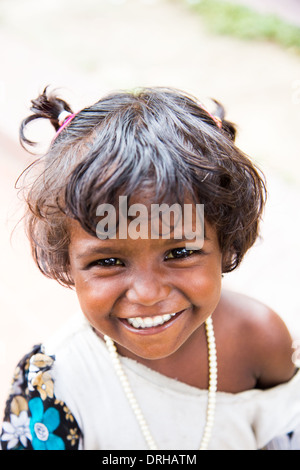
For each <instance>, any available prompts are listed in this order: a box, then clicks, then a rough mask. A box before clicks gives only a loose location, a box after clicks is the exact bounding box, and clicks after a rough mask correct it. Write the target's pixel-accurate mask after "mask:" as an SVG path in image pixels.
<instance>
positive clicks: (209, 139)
mask: <svg viewBox="0 0 300 470" xmlns="http://www.w3.org/2000/svg"><path fill="white" fill-rule="evenodd" d="M32 104H33V107H32V108H31V109H32V111H33V114H32V115H31V116H30V117H28V118H27V119H25V121H24V122H23V123H22V126H21V140H22V143H23V145H25V144H32V142H30V141H29V140H28V139H27V138H26V136H25V128H26V126H27V125H28V124H29V123H30V122H32V121H33V120H35V119H38V118H46V119H50V121H51V123H52V124H53V126H54V127H55V129H56V131H57V133H56V136H55V138H54V140H53V141H52V143H51V145H50V148H49V151H48V152H47V154H46V155H45V156H43V157H42V158H40V159H38V160H37V161H36V162H35V164H33V165H31V167H30V168H29V170H28V172H27V177H29V176H30V178H31V179H30V180H29V181H27V180H25V182H24V190H25V195H26V202H27V207H28V210H27V213H26V218H25V222H26V229H27V234H28V236H29V239H30V242H31V246H32V254H33V257H34V259H35V261H36V263H37V265H38V267H39V269H40V270H41V271H42V273H43V274H45V275H46V276H48V277H50V278H52V279H56V280H57V281H58V282H59V283H61V284H62V285H64V286H68V287H71V288H74V289H75V290H76V293H77V295H78V299H79V303H80V307H81V309H80V310H81V311H82V313H83V315H82V313H81V312H80V313H78V314H77V315H75V318H74V319H73V320H72V322H71V323H69V324H67V325H66V327H65V328H63V329H62V330H61V331H60V332H59V333H57V335H55V336H54V337H53V338H50V339H49V341H47V342H46V343H44V344H42V345H39V346H36V347H34V348H33V350H32V351H31V352H30V353H29V354H27V355H26V356H25V357H24V358H23V359H22V360H21V362H20V363H19V365H18V368H17V370H16V374H15V377H14V381H13V383H12V390H11V394H10V396H9V398H8V401H7V405H6V409H5V418H4V423H3V430H2V437H1V442H2V448H3V449H34V450H41V449H46V450H50V449H66V450H68V449H106V450H108V449H175V450H176V449H181V450H183V449H189V450H196V449H214V450H226V449H232V450H253V449H262V448H265V446H266V445H267V444H268V443H269V442H270V441H271V440H273V439H274V438H276V437H277V436H280V435H285V437H284V439H285V441H286V442H291V439H292V437H293V435H292V434H291V433H292V432H293V431H294V430H295V429H296V428H297V426H298V425H299V423H300V377H299V374H297V373H296V368H295V365H294V364H293V362H292V352H293V351H292V342H291V338H290V335H289V333H288V331H287V329H286V327H285V325H284V324H283V322H282V320H281V319H280V318H279V317H278V316H277V315H276V314H275V313H274V312H273V311H271V310H270V309H269V308H268V307H266V306H264V305H262V304H261V303H259V302H257V301H255V300H253V299H250V298H248V297H245V296H243V295H238V294H235V293H232V292H227V291H224V290H222V288H221V279H222V276H223V273H227V272H230V271H232V270H234V269H235V268H237V266H238V265H239V264H240V262H241V261H242V259H243V256H244V254H245V253H246V251H247V250H248V249H249V248H250V247H251V246H252V245H253V243H254V242H255V240H256V238H257V235H258V226H259V221H260V218H261V215H262V211H263V207H264V202H265V186H264V182H263V179H262V177H261V175H260V173H259V171H258V170H257V169H256V168H255V167H254V166H253V164H252V163H251V162H250V160H249V159H248V158H247V157H246V156H245V155H244V154H243V153H242V152H241V151H240V150H239V149H238V148H237V147H236V146H235V144H234V138H235V128H234V126H233V125H232V124H231V123H229V122H228V121H226V120H225V119H224V112H223V108H222V107H221V106H220V105H218V106H217V111H216V116H212V115H211V114H210V113H209V112H207V111H206V110H205V109H204V107H203V106H202V105H201V104H200V103H198V101H197V100H196V99H194V98H193V97H190V96H187V95H186V94H183V93H181V92H179V91H177V90H172V89H163V88H154V89H141V90H139V91H136V92H133V93H128V92H119V93H115V94H111V95H109V96H106V97H104V98H103V99H101V100H100V101H99V102H97V103H96V104H95V105H93V106H90V107H88V108H86V109H83V110H81V111H80V112H78V113H77V114H73V112H72V110H71V108H70V106H69V105H68V104H67V103H66V102H65V101H63V100H61V99H60V98H58V97H56V96H55V95H53V94H49V93H48V91H47V89H46V90H45V91H44V93H43V94H42V95H41V96H40V97H39V98H38V99H37V100H34V101H33V102H32ZM120 201H121V204H120ZM124 201H125V202H126V206H125V205H124ZM174 207H175V208H176V209H177V215H178V214H179V215H182V217H183V218H181V219H176V217H177V215H176V213H175V212H176V211H175V212H174V211H173V212H172V210H173V209H174ZM199 207H200V208H201V207H204V221H203V220H202V219H201V217H198V215H199V213H198V208H199ZM153 208H156V209H157V208H159V209H161V208H162V209H163V210H162V213H160V214H159V216H158V218H157V217H156V222H157V221H158V222H159V224H158V225H157V226H156V228H157V227H158V230H156V231H155V232H151V235H149V231H148V232H147V229H148V228H153V216H152V213H151V209H153ZM190 208H192V211H190V215H192V217H191V218H190V219H189V220H190V222H191V221H192V222H191V223H190V224H189V226H188V229H186V224H185V223H183V222H186V220H188V217H185V215H187V214H188V210H190ZM111 209H113V210H112V211H111ZM171 209H172V210H171ZM178 209H182V213H181V214H180V211H179V212H178ZM168 211H169V212H168ZM141 214H142V215H143V217H141ZM164 214H167V215H169V219H168V218H164ZM175 215H176V217H175ZM134 216H136V217H135V218H134ZM197 217H198V218H197ZM154 218H155V217H154ZM175 219H176V220H175ZM124 220H125V224H124ZM178 220H180V222H179V223H177V221H178ZM199 220H200V221H201V220H202V222H203V223H202V224H199V225H197V223H196V222H197V221H199ZM166 221H169V225H168V227H167V228H168V230H165V225H167V224H165V222H166ZM176 226H177V228H180V229H182V228H184V230H181V234H179V235H178V232H176V233H175V228H176ZM195 227H196V230H195ZM124 228H125V229H127V230H124ZM202 229H203V231H202ZM199 234H200V235H199ZM278 287H279V286H278ZM273 442H275V441H273ZM288 445H289V444H287V446H288Z"/></svg>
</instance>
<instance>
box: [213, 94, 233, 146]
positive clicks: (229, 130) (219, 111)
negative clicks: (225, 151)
mask: <svg viewBox="0 0 300 470" xmlns="http://www.w3.org/2000/svg"><path fill="white" fill-rule="evenodd" d="M213 101H214V103H215V104H216V106H217V108H216V110H215V111H214V116H215V117H216V118H217V119H219V120H220V121H221V123H222V129H223V131H224V132H225V133H226V134H227V135H228V137H229V138H230V139H231V140H232V141H233V142H234V141H235V138H236V127H235V125H234V124H233V123H232V122H230V121H227V120H226V119H225V108H224V107H223V106H222V105H221V104H220V103H219V102H218V101H216V100H213Z"/></svg>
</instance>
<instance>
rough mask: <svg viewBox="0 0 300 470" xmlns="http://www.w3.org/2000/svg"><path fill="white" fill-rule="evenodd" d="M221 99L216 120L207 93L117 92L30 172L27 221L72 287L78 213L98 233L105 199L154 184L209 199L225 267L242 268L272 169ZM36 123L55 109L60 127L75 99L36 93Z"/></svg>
mask: <svg viewBox="0 0 300 470" xmlns="http://www.w3.org/2000/svg"><path fill="white" fill-rule="evenodd" d="M215 103H216V107H217V109H216V112H215V115H216V116H217V117H218V119H219V120H220V121H221V122H222V126H218V121H217V120H216V119H214V118H213V117H212V116H211V115H210V114H209V113H208V112H207V111H206V110H205V109H204V108H203V107H202V105H201V104H199V102H198V101H197V99H195V98H194V97H191V96H189V95H187V94H185V93H183V92H181V91H178V90H175V89H170V88H159V87H158V88H142V89H139V90H135V91H133V92H123V91H120V92H116V93H112V94H110V95H108V96H106V97H104V98H102V99H101V100H100V101H98V102H97V103H96V104H94V105H92V106H89V107H87V108H85V109H83V110H81V111H80V112H79V113H77V114H76V115H75V117H74V118H73V119H72V121H71V122H70V123H69V124H68V126H67V127H66V128H65V129H64V130H63V131H62V132H60V133H59V134H58V135H57V136H56V138H55V139H54V140H53V141H52V143H51V145H50V148H49V150H48V152H47V153H46V155H44V156H42V157H40V158H38V159H37V160H36V161H35V162H34V163H33V164H32V165H30V167H29V168H28V169H26V170H25V172H24V173H23V176H24V178H25V179H24V183H23V190H24V191H25V198H26V202H27V208H28V210H27V212H26V215H25V223H26V230H27V235H28V237H29V240H30V242H31V247H32V253H33V257H34V259H35V261H36V263H37V265H38V267H39V268H40V270H41V271H42V273H43V274H45V275H46V276H48V277H50V278H53V279H56V280H57V281H58V282H60V283H61V284H63V285H66V286H72V285H73V281H72V278H71V276H70V273H69V257H68V245H69V241H70V240H69V229H68V227H69V221H70V219H75V220H77V221H78V222H79V223H80V225H81V226H82V227H83V228H84V230H86V231H87V232H88V233H90V234H92V235H95V234H96V217H95V214H96V208H97V206H98V205H99V204H102V203H110V204H117V198H118V195H120V194H124V195H127V196H128V197H130V196H132V195H134V194H135V193H136V192H137V191H143V190H144V188H145V186H147V187H148V188H149V187H151V188H152V190H154V192H155V199H156V201H159V202H162V201H164V202H168V203H174V202H179V203H181V204H182V203H183V198H184V195H186V194H188V195H189V196H190V197H192V199H193V201H194V202H196V203H201V204H204V213H205V219H206V220H207V221H208V222H209V223H211V224H213V226H214V227H215V229H216V231H217V234H218V240H219V245H220V248H221V251H222V253H223V259H224V262H223V272H230V271H232V270H234V269H235V268H236V267H237V266H238V265H239V264H240V262H241V260H242V258H243V256H244V254H245V253H246V251H247V250H248V249H249V248H250V247H251V246H252V245H253V243H254V242H255V240H256V238H257V236H258V226H259V221H260V219H261V216H262V211H263V207H264V203H265V197H266V189H265V183H264V178H263V175H262V174H261V173H260V171H259V170H258V169H257V168H256V167H255V166H254V164H253V163H252V162H251V161H250V160H249V158H248V157H247V156H246V155H245V154H244V153H242V152H241V151H240V150H239V149H238V148H237V147H236V146H235V144H234V140H235V134H236V131H235V126H234V125H233V124H232V123H230V122H228V121H227V120H225V119H224V109H223V107H222V106H221V105H220V104H219V103H217V102H215ZM32 105H33V106H32V108H31V110H32V111H33V114H32V115H31V116H29V117H28V118H27V119H25V120H24V121H23V123H22V124H21V128H20V139H21V143H22V145H23V146H24V145H28V144H29V145H34V143H33V142H31V141H29V140H28V139H27V138H26V137H25V128H26V126H27V124H28V123H30V122H31V121H33V120H34V119H37V118H47V119H49V120H50V121H51V123H52V125H53V126H54V128H55V129H56V130H58V129H59V125H60V124H59V116H60V115H61V112H62V111H64V110H66V111H69V112H72V110H71V107H70V106H69V105H68V103H66V102H65V101H64V100H62V99H60V98H58V97H57V96H56V95H55V94H54V93H53V92H52V93H49V92H48V89H47V88H46V89H45V90H44V92H43V93H42V94H41V95H40V96H39V97H38V98H37V99H36V100H33V101H32Z"/></svg>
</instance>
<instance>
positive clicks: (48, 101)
mask: <svg viewBox="0 0 300 470" xmlns="http://www.w3.org/2000/svg"><path fill="white" fill-rule="evenodd" d="M31 103H32V106H31V108H30V111H32V112H33V114H31V115H30V116H28V117H27V118H26V119H24V120H23V121H22V123H21V126H20V133H19V135H20V142H21V145H22V147H24V144H27V145H31V146H33V145H35V144H36V143H35V142H32V141H31V140H29V139H28V138H27V137H26V136H25V133H24V131H25V128H26V127H27V125H28V124H29V123H30V122H32V121H34V120H35V119H40V118H42V119H49V120H50V122H51V124H52V126H53V127H54V129H55V130H56V131H58V130H59V128H60V127H61V126H62V124H63V122H64V121H65V119H66V118H67V117H68V116H69V115H70V114H71V113H72V109H71V107H70V106H69V104H68V103H67V102H66V101H64V100H62V99H60V98H58V97H57V96H55V95H54V93H53V92H52V93H48V87H46V88H45V89H44V91H43V93H42V94H41V95H40V96H38V98H36V99H35V100H32V101H31Z"/></svg>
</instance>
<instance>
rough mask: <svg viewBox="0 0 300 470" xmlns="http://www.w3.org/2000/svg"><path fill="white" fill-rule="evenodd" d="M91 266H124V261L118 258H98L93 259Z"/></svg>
mask: <svg viewBox="0 0 300 470" xmlns="http://www.w3.org/2000/svg"><path fill="white" fill-rule="evenodd" d="M90 266H103V267H106V266H123V263H122V261H121V260H119V259H118V258H104V259H97V261H93V263H91V264H90Z"/></svg>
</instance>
